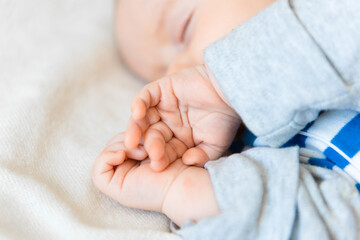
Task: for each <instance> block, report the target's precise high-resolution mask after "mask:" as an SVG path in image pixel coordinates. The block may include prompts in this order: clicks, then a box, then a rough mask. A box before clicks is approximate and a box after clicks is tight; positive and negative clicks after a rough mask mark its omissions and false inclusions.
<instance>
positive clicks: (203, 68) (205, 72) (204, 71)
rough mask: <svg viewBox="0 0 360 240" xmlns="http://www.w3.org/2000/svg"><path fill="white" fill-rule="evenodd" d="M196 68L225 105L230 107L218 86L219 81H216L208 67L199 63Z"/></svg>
mask: <svg viewBox="0 0 360 240" xmlns="http://www.w3.org/2000/svg"><path fill="white" fill-rule="evenodd" d="M196 68H197V70H198V71H199V72H200V73H201V75H203V76H204V78H206V79H208V80H209V81H210V83H211V85H212V86H213V88H214V89H215V91H216V93H217V94H218V95H219V97H220V98H221V100H223V101H224V102H225V103H226V105H228V106H229V107H230V108H232V107H231V104H230V102H229V100H228V99H227V98H226V96H225V94H224V93H223V91H222V89H221V88H220V85H219V83H218V82H217V80H216V78H215V76H214V75H213V74H212V73H211V71H210V70H209V68H208V67H207V66H206V65H199V66H197V67H196Z"/></svg>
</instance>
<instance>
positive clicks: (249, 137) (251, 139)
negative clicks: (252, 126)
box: [243, 130, 256, 147]
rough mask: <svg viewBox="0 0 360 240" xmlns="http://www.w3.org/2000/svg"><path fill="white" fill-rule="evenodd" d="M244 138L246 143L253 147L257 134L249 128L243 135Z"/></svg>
mask: <svg viewBox="0 0 360 240" xmlns="http://www.w3.org/2000/svg"><path fill="white" fill-rule="evenodd" d="M243 140H244V143H245V144H246V145H248V146H251V147H253V146H254V142H255V140H256V136H255V135H254V134H253V133H252V132H250V131H249V130H246V131H245V132H244V135H243Z"/></svg>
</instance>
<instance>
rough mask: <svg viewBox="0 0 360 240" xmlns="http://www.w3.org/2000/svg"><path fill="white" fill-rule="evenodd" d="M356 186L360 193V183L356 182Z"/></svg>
mask: <svg viewBox="0 0 360 240" xmlns="http://www.w3.org/2000/svg"><path fill="white" fill-rule="evenodd" d="M355 187H356V189H357V190H358V192H359V193H360V184H359V183H356V184H355Z"/></svg>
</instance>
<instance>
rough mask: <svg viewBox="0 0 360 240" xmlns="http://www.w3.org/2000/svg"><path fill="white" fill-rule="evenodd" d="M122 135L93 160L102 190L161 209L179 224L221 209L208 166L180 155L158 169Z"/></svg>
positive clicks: (125, 202)
mask: <svg viewBox="0 0 360 240" xmlns="http://www.w3.org/2000/svg"><path fill="white" fill-rule="evenodd" d="M123 139H124V134H122V133H121V134H119V135H118V136H116V137H115V138H114V139H113V140H112V141H110V142H109V144H108V145H107V146H106V147H105V149H104V151H103V152H102V153H101V154H100V156H99V157H98V158H97V159H96V161H95V163H94V166H93V171H92V177H93V181H94V184H95V186H96V187H97V188H98V189H99V190H100V191H101V192H103V193H105V194H106V195H108V196H109V197H111V198H113V199H114V200H116V201H118V202H119V203H121V204H123V205H125V206H128V207H132V208H138V209H144V210H150V211H156V212H162V213H164V214H166V215H167V216H168V217H169V218H170V219H171V220H172V221H174V222H175V223H176V224H178V225H180V226H181V225H182V224H183V223H184V222H186V221H188V220H192V221H198V220H200V219H202V218H205V217H209V216H212V215H215V214H217V213H218V212H219V211H220V210H219V207H218V205H217V202H216V199H215V195H214V191H213V188H212V184H211V180H210V177H209V173H208V172H207V170H205V169H203V168H199V167H190V166H187V165H185V164H183V162H182V161H181V160H180V159H178V160H176V161H174V162H172V163H171V164H170V165H169V166H168V167H167V168H166V169H165V170H164V171H162V172H155V171H153V170H152V169H151V168H150V162H149V161H148V160H143V159H145V158H146V157H147V155H146V153H145V152H144V150H143V148H142V147H141V146H140V147H139V148H137V149H133V150H127V149H126V148H125V147H124V144H123ZM130 156H131V157H130ZM138 160H143V161H138Z"/></svg>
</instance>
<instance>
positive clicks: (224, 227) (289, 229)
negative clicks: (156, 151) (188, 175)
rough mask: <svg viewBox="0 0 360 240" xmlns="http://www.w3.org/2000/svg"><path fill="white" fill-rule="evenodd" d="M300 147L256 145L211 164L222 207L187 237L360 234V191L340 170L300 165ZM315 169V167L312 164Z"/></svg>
mask: <svg viewBox="0 0 360 240" xmlns="http://www.w3.org/2000/svg"><path fill="white" fill-rule="evenodd" d="M298 155H299V153H298V148H297V147H292V148H283V149H274V148H253V149H250V150H248V151H245V152H243V153H241V154H234V155H231V156H229V157H226V158H222V159H220V160H218V161H213V162H209V163H207V164H206V168H207V169H208V171H209V173H210V176H211V181H212V184H213V187H214V191H215V195H216V198H217V201H218V203H219V206H220V209H221V213H220V214H219V215H217V216H214V217H211V218H207V219H203V220H201V221H199V222H198V223H189V224H187V225H185V226H183V227H182V228H181V229H180V230H179V231H177V233H178V234H180V235H181V236H182V237H183V238H184V239H199V240H200V239H209V240H211V239H224V240H226V239H229V240H231V239H251V240H253V239H279V240H281V239H304V240H305V239H306V240H307V239H329V238H331V239H356V236H357V234H359V233H360V230H359V228H358V227H357V226H360V221H359V219H360V218H359V217H360V197H359V194H358V192H357V191H356V189H355V187H354V185H351V184H349V182H347V181H346V179H344V178H342V177H341V176H339V175H337V174H336V173H334V172H332V171H330V170H327V169H320V168H316V167H313V168H316V169H317V172H316V171H313V172H311V171H310V170H308V166H306V167H304V166H302V165H299V163H298V162H299V159H298ZM310 169H312V168H311V167H310Z"/></svg>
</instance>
